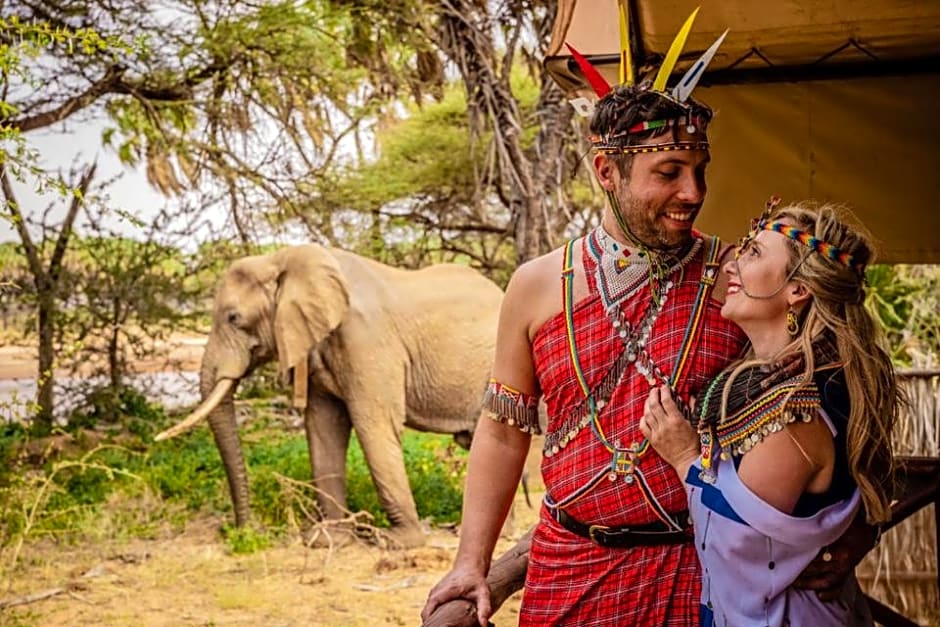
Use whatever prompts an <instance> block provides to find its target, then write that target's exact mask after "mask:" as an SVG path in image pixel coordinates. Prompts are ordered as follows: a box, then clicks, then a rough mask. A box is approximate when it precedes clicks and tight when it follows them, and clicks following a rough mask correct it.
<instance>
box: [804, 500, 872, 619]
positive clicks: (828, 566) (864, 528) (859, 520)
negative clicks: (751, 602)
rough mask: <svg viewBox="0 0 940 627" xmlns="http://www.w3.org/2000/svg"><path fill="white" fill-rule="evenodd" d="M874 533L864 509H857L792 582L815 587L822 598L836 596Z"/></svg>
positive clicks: (866, 550)
mask: <svg viewBox="0 0 940 627" xmlns="http://www.w3.org/2000/svg"><path fill="white" fill-rule="evenodd" d="M877 535H878V532H877V529H876V528H875V527H872V526H871V525H869V524H868V523H866V522H865V513H864V512H859V514H858V515H857V516H856V517H855V520H853V521H852V525H851V526H850V527H849V528H848V529H846V530H845V533H844V534H842V537H841V538H839V539H838V540H836V541H835V542H834V543H832V544H831V545H829V546H827V547H823V549H822V550H821V551H820V552H819V554H818V555H817V556H816V558H815V559H814V560H813V561H812V562H811V563H810V565H809V566H807V567H806V570H804V571H803V572H802V573H801V574H800V576H799V578H797V580H796V582H795V583H794V584H793V585H794V586H795V587H797V588H802V589H805V590H815V591H816V596H818V597H819V599H820V600H822V601H833V600H835V599H837V598H838V597H839V592H840V591H841V590H842V586H843V585H844V584H845V581H846V579H848V578H849V575H851V574H852V572H853V571H854V570H855V567H856V566H857V565H858V563H859V562H861V561H862V558H863V557H865V555H866V554H868V552H869V551H870V550H871V549H872V548H873V547H874V546H875V538H876V537H877Z"/></svg>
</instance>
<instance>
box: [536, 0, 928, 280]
mask: <svg viewBox="0 0 940 627" xmlns="http://www.w3.org/2000/svg"><path fill="white" fill-rule="evenodd" d="M698 4H699V2H698V1H691V0H628V7H629V10H630V15H631V18H630V19H631V33H632V37H633V46H632V47H633V49H634V53H635V58H636V60H637V65H639V66H643V65H646V67H647V68H649V67H655V66H656V65H658V63H659V59H660V56H661V54H662V52H663V51H664V50H665V48H666V47H668V45H669V42H670V41H671V39H672V37H673V36H674V34H675V32H676V30H677V29H678V28H679V25H680V24H681V23H682V21H683V20H684V19H685V17H686V16H687V15H688V14H689V13H690V12H691V10H692V9H693V8H695V6H697V5H698ZM701 5H702V8H701V10H700V12H699V16H698V19H697V20H696V25H695V27H694V28H693V30H692V35H691V36H690V38H689V41H688V43H687V45H686V53H685V54H684V55H683V58H682V61H681V62H680V64H679V69H678V70H677V71H678V72H681V71H682V69H683V67H687V65H688V63H690V62H691V60H693V59H695V58H697V56H698V55H699V54H700V53H701V51H702V50H704V49H705V48H707V47H708V45H710V44H711V42H712V41H713V40H714V38H715V37H717V35H718V34H720V33H721V32H722V31H723V30H724V29H725V28H729V29H730V34H729V35H728V38H727V39H726V40H725V43H724V45H723V46H722V48H721V50H720V51H719V53H718V54H717V55H716V56H715V59H714V60H713V62H712V65H711V67H710V68H709V71H708V73H706V75H705V77H704V78H703V80H702V83H701V86H700V87H699V88H698V89H697V90H696V92H695V97H696V98H698V99H699V100H701V101H703V102H705V103H707V104H709V105H711V106H712V107H713V108H714V109H715V110H716V112H717V115H716V118H715V121H714V122H713V123H712V126H711V128H710V132H709V135H710V138H711V141H712V165H711V166H710V168H709V173H708V184H709V189H710V191H709V194H708V201H707V202H706V206H705V210H704V211H703V213H702V216H701V218H700V222H699V223H698V224H699V226H700V227H701V228H702V229H703V230H707V231H711V232H715V233H717V234H719V235H721V236H723V237H726V238H731V239H735V238H737V237H739V236H740V235H741V234H742V231H743V230H744V229H745V227H746V225H747V224H748V219H749V218H750V217H753V216H754V215H756V214H757V213H758V212H759V211H760V209H761V207H763V203H764V201H765V200H766V199H767V198H768V197H769V196H770V195H772V194H773V195H778V196H781V197H782V198H783V199H784V201H792V200H804V199H814V200H818V201H834V202H840V203H843V204H846V205H848V206H849V207H850V208H851V209H852V210H853V212H854V213H855V215H856V216H857V217H858V218H859V220H861V222H862V223H863V224H864V225H865V226H866V227H868V229H869V230H870V231H871V232H872V234H873V235H874V236H875V238H876V240H878V241H879V243H880V246H879V256H878V258H879V260H881V261H885V262H891V263H940V208H937V207H936V205H937V201H938V199H940V114H938V113H937V110H938V108H940V56H937V55H938V54H940V1H937V0H932V1H930V2H915V1H914V0H827V1H826V2H809V1H806V2H799V1H792V2H785V3H764V2H741V1H737V2H734V1H729V0H722V1H721V2H718V1H716V0H706V1H705V2H701ZM565 42H568V43H570V44H572V45H574V46H575V47H576V48H577V49H578V50H579V51H580V52H582V53H584V54H585V55H587V56H588V57H589V58H590V59H592V61H593V62H594V63H595V65H596V66H597V67H598V68H599V69H600V70H601V72H602V73H603V74H604V76H605V77H606V78H607V80H608V81H609V82H610V83H612V84H614V83H616V80H617V79H616V75H617V54H616V53H617V50H618V47H619V34H618V26H617V17H616V1H615V0H581V1H576V0H560V1H559V10H558V17H557V19H556V22H555V28H554V31H553V34H552V42H551V44H550V46H549V50H548V55H547V57H546V67H547V69H548V71H549V72H550V73H551V74H552V76H553V77H554V78H555V79H556V81H557V82H558V83H559V85H561V87H562V88H563V89H564V90H565V91H566V92H567V93H568V94H569V95H570V96H571V97H575V96H578V95H581V96H583V95H589V94H590V91H589V90H587V88H586V87H585V83H584V81H583V78H582V77H581V75H580V72H579V70H578V69H577V67H576V65H575V64H573V63H572V62H571V60H570V57H568V53H567V50H566V49H565V47H564V44H565ZM830 53H831V54H830ZM934 61H936V63H935V62H934ZM672 80H673V81H675V80H677V77H674V78H673V79H672Z"/></svg>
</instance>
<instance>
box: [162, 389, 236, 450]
mask: <svg viewBox="0 0 940 627" xmlns="http://www.w3.org/2000/svg"><path fill="white" fill-rule="evenodd" d="M233 385H235V382H234V381H232V380H231V379H222V380H221V381H219V382H218V383H216V384H215V387H214V388H213V389H212V392H211V393H210V394H209V396H208V397H207V398H206V400H204V401H203V402H202V403H200V404H199V407H197V408H196V409H194V410H193V413H191V414H190V415H189V416H188V417H186V419H185V420H183V421H182V422H180V423H179V424H177V425H175V426H173V427H170V428H169V429H167V430H166V431H161V432H160V433H158V434H157V435H156V436H154V438H153V439H154V441H155V442H159V441H160V440H168V439H170V438H174V437H176V436H178V435H179V434H181V433H184V432H186V431H189V430H190V429H192V428H193V427H194V426H196V425H197V424H199V423H200V422H201V421H202V420H204V419H205V418H206V417H207V416H208V415H209V414H210V413H211V412H212V410H213V409H215V408H216V407H218V405H219V403H221V402H222V399H224V398H225V395H226V394H228V393H229V392H230V391H231V389H232V386H233Z"/></svg>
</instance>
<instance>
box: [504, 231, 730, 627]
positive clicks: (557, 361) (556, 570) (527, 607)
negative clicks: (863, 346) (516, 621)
mask: <svg viewBox="0 0 940 627" xmlns="http://www.w3.org/2000/svg"><path fill="white" fill-rule="evenodd" d="M584 242H586V240H583V243H584ZM707 248H708V246H707V245H706V246H702V247H701V249H700V251H699V252H698V254H696V256H695V257H694V258H693V259H692V260H691V261H690V262H689V263H688V264H687V265H686V266H685V271H684V272H680V271H677V272H676V273H674V274H673V276H672V277H671V278H672V280H673V281H674V282H676V285H675V286H674V287H673V288H672V290H671V291H670V292H669V295H668V299H667V300H666V304H665V305H664V309H663V311H661V312H660V313H659V316H658V318H657V319H656V322H655V324H654V325H653V328H652V330H651V332H650V336H649V339H648V341H647V344H646V347H647V350H648V351H649V353H650V355H651V356H652V357H653V359H654V360H655V362H656V363H657V364H658V365H659V367H660V368H661V369H662V372H663V373H664V374H665V375H666V376H669V375H670V374H671V373H672V369H673V366H674V364H675V362H676V357H677V354H678V352H679V351H680V348H681V345H682V340H683V337H684V334H685V329H686V325H687V323H688V320H689V317H690V315H691V313H692V310H693V307H694V303H695V299H696V295H697V293H698V289H699V281H700V279H701V276H702V270H703V267H704V257H705V254H706V251H707ZM582 250H583V251H584V252H583V255H582V256H583V258H584V267H585V271H586V274H587V279H588V287H589V289H590V292H591V294H590V296H588V297H586V298H584V299H583V300H581V301H579V302H578V303H575V304H574V306H573V316H574V328H575V337H576V345H577V347H578V356H579V360H580V362H581V367H582V369H583V371H584V376H585V379H586V380H587V384H588V386H589V387H590V388H591V389H594V387H595V386H596V385H597V383H598V381H599V380H600V379H601V378H602V377H603V376H604V374H605V373H606V372H607V370H608V368H609V367H610V365H611V364H612V363H613V361H614V359H616V358H617V356H618V355H619V354H620V352H621V350H622V346H623V343H622V340H621V339H620V338H619V337H618V336H617V335H616V334H615V333H614V329H613V327H612V325H611V322H610V319H609V318H608V317H607V315H606V314H605V312H604V307H603V305H602V302H601V299H600V297H599V295H598V292H597V286H596V285H595V280H594V268H595V263H594V261H593V259H592V258H591V256H590V254H589V253H588V252H587V247H586V245H583V246H582ZM649 302H650V293H649V286H648V285H646V286H644V287H642V288H641V289H640V291H639V292H638V293H637V294H636V295H634V296H633V297H632V298H630V299H627V301H626V302H624V303H623V304H622V305H621V306H622V307H623V310H624V313H625V314H626V315H627V319H628V320H629V321H630V323H631V324H632V325H636V324H637V322H638V321H639V320H640V319H641V317H642V316H643V313H644V311H645V310H646V307H647V306H648V304H649ZM699 329H700V331H699V332H698V333H697V337H695V338H694V339H693V342H694V344H693V348H692V352H691V355H690V357H689V359H690V360H691V362H690V363H689V364H688V365H687V366H686V368H685V373H686V374H685V376H683V377H682V380H681V381H679V382H677V384H676V387H677V389H678V391H679V393H680V394H681V395H682V396H683V398H684V399H685V400H686V401H688V400H689V398H690V396H693V395H695V394H697V393H698V392H699V390H700V389H701V388H702V387H703V385H704V384H705V383H706V382H707V381H709V380H710V379H711V378H712V377H713V376H715V375H716V374H717V373H718V372H719V371H720V370H721V369H722V368H723V367H724V366H725V365H727V363H728V362H729V361H730V360H731V359H733V358H734V357H737V356H738V355H739V354H740V353H741V350H742V348H743V346H744V341H745V338H744V335H743V333H742V332H741V331H740V329H739V328H738V327H737V326H736V325H734V324H733V323H731V322H729V321H727V320H725V319H724V318H722V317H721V315H720V305H719V304H718V303H717V302H715V301H713V300H712V299H711V298H710V297H709V298H708V300H707V303H706V305H705V311H704V312H703V320H702V323H701V325H700V326H699ZM702 329H704V331H703V330H702ZM532 349H533V356H534V359H535V363H536V372H537V375H538V379H539V384H540V387H541V389H542V391H543V392H544V394H545V402H546V405H547V409H548V417H549V418H548V431H547V433H548V434H551V433H552V431H553V430H555V429H557V428H558V426H559V424H560V423H561V422H562V421H564V419H565V416H566V414H567V412H568V411H570V409H571V408H572V407H575V406H576V405H578V404H579V403H580V402H582V400H583V398H584V396H583V393H582V391H581V388H580V387H579V385H578V383H577V381H576V378H575V372H574V369H573V366H572V364H571V359H570V357H569V352H568V351H569V348H568V342H567V333H566V327H565V318H564V312H562V313H560V314H558V315H556V316H555V317H553V318H551V319H549V320H548V321H547V322H546V323H545V324H544V325H543V326H542V327H541V328H540V329H539V331H538V332H537V334H536V336H535V338H534V340H533V347H532ZM649 391H650V384H649V383H648V382H647V381H646V379H645V378H644V377H642V376H640V375H639V374H638V373H637V371H636V370H635V369H634V368H633V366H632V364H631V365H628V366H627V370H626V372H625V374H624V376H623V378H622V380H621V384H620V385H619V386H618V387H617V388H616V389H615V390H614V392H613V394H612V396H611V397H610V400H609V402H608V403H607V405H606V406H604V408H603V409H602V410H601V411H600V416H599V420H600V424H601V426H602V429H603V430H604V432H605V434H606V435H607V437H608V440H609V441H611V442H613V441H615V440H618V439H619V440H620V441H621V442H622V444H623V445H624V446H626V445H629V444H630V443H633V442H640V441H642V440H643V435H642V434H641V433H640V430H639V426H638V423H639V419H640V417H641V416H642V414H643V405H644V403H645V401H646V398H647V396H648V395H649ZM610 462H611V453H610V452H609V451H608V450H607V449H606V448H605V447H604V446H603V445H602V444H601V443H600V442H599V440H598V438H597V437H596V436H595V435H594V433H592V431H591V429H590V428H584V429H581V430H580V431H579V432H578V434H577V436H575V437H574V439H573V440H572V441H571V442H570V443H569V444H568V445H567V446H566V447H565V448H563V449H561V450H560V451H559V452H558V453H557V454H555V455H553V456H551V457H547V456H546V457H543V460H542V475H543V478H544V481H545V485H546V489H547V490H548V494H549V495H550V496H551V498H552V499H553V500H554V501H555V502H559V501H562V500H563V499H565V498H567V497H568V496H569V495H570V494H572V492H574V491H575V490H577V489H578V488H580V487H582V486H583V485H585V483H587V482H588V481H589V480H590V479H591V478H592V477H594V476H595V475H596V474H597V473H598V472H599V471H600V469H602V468H604V467H606V466H609V465H610ZM637 468H638V469H639V470H640V471H641V472H642V473H643V475H644V476H645V478H646V481H647V483H648V484H649V486H650V488H651V489H652V492H653V494H655V495H656V496H657V497H658V500H659V502H660V503H661V504H662V505H663V506H664V507H665V509H666V510H667V511H668V512H670V513H676V512H680V511H682V510H685V509H687V508H688V504H687V501H686V493H685V490H684V488H683V485H682V482H681V481H680V480H679V478H678V477H677V476H676V473H675V471H674V470H673V469H672V467H670V466H669V465H668V464H667V463H666V462H664V461H663V460H662V458H660V457H659V455H657V454H656V452H655V450H653V449H652V448H650V449H649V451H647V452H646V453H645V454H644V455H643V456H642V457H641V458H640V460H639V462H638V464H637ZM565 510H566V511H567V512H568V513H569V514H570V515H571V516H574V517H575V518H576V519H578V520H579V521H581V522H583V523H585V524H602V525H608V526H619V525H644V524H649V523H652V522H654V521H656V520H657V517H656V516H655V514H654V513H653V510H652V508H651V507H650V505H649V504H648V503H647V501H646V500H644V498H643V496H642V494H641V493H640V488H639V487H638V482H634V483H632V484H627V483H625V482H624V481H623V479H622V478H618V479H617V480H616V481H608V480H607V479H603V480H601V481H600V483H599V484H598V485H597V486H595V487H594V488H593V489H592V490H591V491H590V492H588V493H587V494H586V495H585V496H584V497H582V498H580V499H579V500H578V501H577V502H575V503H573V504H572V505H570V506H568V507H566V508H565ZM699 593H700V579H699V565H698V559H697V558H696V555H695V549H694V547H693V546H692V544H691V543H688V544H681V545H662V546H650V547H642V546H641V547H634V548H628V549H607V548H603V547H600V546H597V545H596V544H594V543H593V542H591V541H590V540H588V539H585V538H581V537H578V536H576V535H574V534H572V533H571V532H569V531H567V530H566V529H564V528H563V527H561V526H560V525H559V524H558V523H557V522H555V520H554V519H552V518H551V516H550V514H549V513H548V510H547V508H546V507H545V506H544V505H543V506H542V511H541V515H540V521H539V524H538V526H537V527H536V531H535V535H534V537H533V539H532V545H531V549H530V552H529V567H528V573H527V575H526V584H525V592H524V595H523V601H522V611H521V615H520V625H579V626H581V625H605V626H607V625H636V626H642V625H657V626H659V625H682V626H687V625H695V624H698V606H699Z"/></svg>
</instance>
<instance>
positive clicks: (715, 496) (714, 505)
mask: <svg viewBox="0 0 940 627" xmlns="http://www.w3.org/2000/svg"><path fill="white" fill-rule="evenodd" d="M698 472H699V471H698V468H696V467H695V466H692V467H691V468H689V475H688V476H687V477H686V478H685V482H686V483H688V484H689V485H691V486H695V487H696V488H699V489H700V490H701V491H702V497H701V498H702V505H704V506H705V507H707V508H708V509H710V510H712V511H713V512H715V513H716V514H718V515H719V516H724V517H725V518H727V519H729V520H733V521H734V522H736V523H740V524H742V525H747V522H745V521H744V519H743V518H741V517H740V516H738V513H737V512H736V511H734V508H733V507H731V504H730V503H729V502H728V501H727V500H726V499H725V495H724V494H722V493H721V490H719V489H718V488H716V487H715V486H713V485H711V484H708V483H705V482H704V481H702V480H701V479H700V478H699V476H698ZM747 526H748V527H750V525H747Z"/></svg>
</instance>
